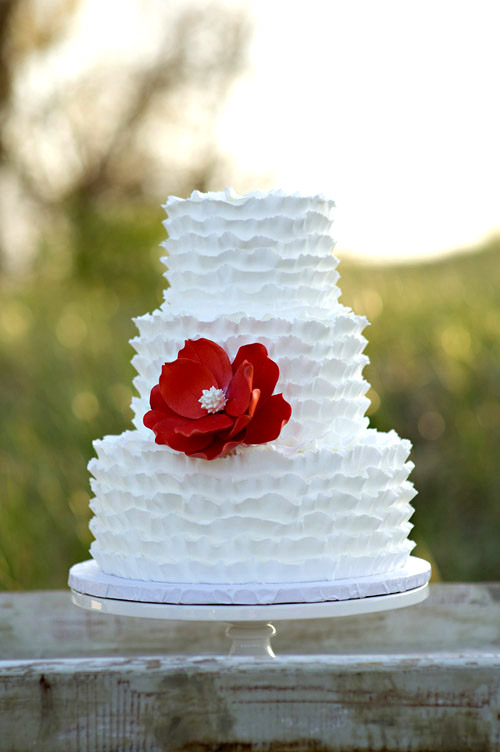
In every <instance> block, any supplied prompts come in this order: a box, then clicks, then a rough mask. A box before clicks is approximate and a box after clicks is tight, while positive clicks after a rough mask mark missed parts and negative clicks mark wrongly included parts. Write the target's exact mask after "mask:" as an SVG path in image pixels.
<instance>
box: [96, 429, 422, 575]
mask: <svg viewBox="0 0 500 752" xmlns="http://www.w3.org/2000/svg"><path fill="white" fill-rule="evenodd" d="M94 446H95V448H96V452H97V455H98V456H97V458H96V459H93V460H91V462H90V464H89V470H90V472H91V473H92V475H93V476H94V478H93V479H92V480H91V486H92V490H93V492H94V495H95V498H93V499H92V501H91V504H90V506H91V508H92V511H93V512H94V515H95V516H94V517H93V519H92V520H91V523H90V529H91V531H92V533H93V534H94V536H95V541H94V542H93V543H92V546H91V554H92V556H93V558H94V559H95V560H96V562H97V563H98V565H99V567H100V569H101V570H102V571H103V572H106V573H108V574H113V575H117V576H120V577H127V578H133V579H139V580H153V581H159V582H176V583H214V584H216V583H249V582H251V583H259V582H260V583H273V582H274V583H276V582H280V583H284V582H308V581H318V580H335V579H339V578H345V577H359V576H368V575H373V574H380V573H383V572H392V571H395V570H397V569H399V568H402V567H404V566H405V564H406V562H407V559H408V556H409V554H410V552H411V550H412V548H413V546H414V544H413V543H412V542H411V541H409V540H408V534H409V532H410V530H411V528H412V525H411V523H410V522H409V518H410V517H411V515H412V514H413V507H412V506H411V504H410V501H411V499H412V498H413V497H414V496H415V493H416V492H415V489H414V487H413V485H412V484H411V483H410V482H409V481H408V480H407V477H408V475H409V473H410V472H411V470H412V468H413V463H411V462H408V461H407V457H408V454H409V451H410V442H409V441H407V440H405V439H400V438H399V437H398V435H397V434H396V433H395V432H394V431H390V432H389V433H380V432H377V431H375V430H373V429H368V430H366V431H364V432H362V433H361V434H360V435H359V436H358V437H357V439H356V442H355V443H354V444H352V445H350V446H346V447H344V448H341V449H332V448H327V447H318V448H311V449H303V450H301V451H298V450H297V449H293V450H292V449H290V448H289V447H283V446H279V445H277V444H273V445H270V444H268V445H263V446H251V447H243V448H242V449H240V450H238V451H237V453H235V454H233V455H230V456H227V457H221V458H218V459H216V460H213V461H211V462H207V461H205V460H200V459H195V458H189V457H186V456H185V455H184V454H180V453H178V452H174V451H172V450H170V449H169V448H168V447H166V446H158V445H156V444H154V443H153V442H151V440H150V439H149V437H144V436H143V435H142V434H141V433H140V432H139V431H126V432H125V433H123V434H121V435H120V436H106V437H105V438H104V439H102V440H99V441H96V442H94Z"/></svg>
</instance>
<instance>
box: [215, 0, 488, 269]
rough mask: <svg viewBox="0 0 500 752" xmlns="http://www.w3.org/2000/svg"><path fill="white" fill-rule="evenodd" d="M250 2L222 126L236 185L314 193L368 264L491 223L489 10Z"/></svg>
mask: <svg viewBox="0 0 500 752" xmlns="http://www.w3.org/2000/svg"><path fill="white" fill-rule="evenodd" d="M248 5H249V6H250V7H251V8H252V9H253V12H254V15H255V18H256V36H255V40H254V44H253V48H252V66H253V70H252V72H251V73H250V74H249V75H248V76H247V77H246V79H245V80H243V81H241V82H240V83H239V84H238V85H237V86H236V87H235V89H234V93H233V96H232V98H231V101H230V103H229V107H228V108H227V110H226V112H225V113H224V116H223V118H222V121H221V127H220V140H221V144H222V145H223V146H224V148H225V149H226V151H227V152H228V154H230V155H231V157H232V158H233V159H234V161H235V163H236V164H237V165H238V173H237V174H239V175H240V179H236V180H235V188H236V189H240V190H242V189H244V190H247V189H249V188H258V187H263V182H265V183H266V186H276V187H282V188H286V189H292V190H301V191H314V192H315V191H322V192H324V193H325V194H327V195H329V196H331V197H333V198H334V199H335V201H336V204H337V238H338V248H339V249H342V250H350V251H354V252H355V253H357V254H362V255H366V256H368V257H370V258H380V257H385V256H388V257H415V256H417V257H424V256H428V255H430V254H434V253H437V252H438V253H439V252H445V251H448V250H452V249H455V248H457V247H464V246H468V245H471V244H475V243H476V242H478V241H480V240H481V239H483V238H484V237H485V236H488V235H489V234H491V233H492V232H494V231H495V230H496V231H498V230H499V229H500V146H499V134H500V97H499V76H500V44H499V42H498V29H499V28H500V3H498V2H496V0H494V1H492V2H487V1H486V0H469V1H467V2H463V0H418V2H417V1H416V0H415V1H411V2H410V1H408V0H377V2H374V1H373V0H328V1H321V0H307V2H304V1H300V2H294V1H293V0H288V1H285V0H272V1H271V0H268V1H267V2H266V1H265V0H254V2H249V3H248ZM245 175H254V176H255V177H254V178H253V179H251V178H250V179H248V178H245V177H244V176H245ZM262 175H265V176H268V177H267V178H266V180H265V181H263V180H262V177H261V176H262Z"/></svg>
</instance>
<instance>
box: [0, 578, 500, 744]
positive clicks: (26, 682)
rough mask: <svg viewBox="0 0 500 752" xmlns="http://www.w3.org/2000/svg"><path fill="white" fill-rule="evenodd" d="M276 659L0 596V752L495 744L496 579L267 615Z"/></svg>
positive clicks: (498, 730) (196, 631)
mask: <svg viewBox="0 0 500 752" xmlns="http://www.w3.org/2000/svg"><path fill="white" fill-rule="evenodd" d="M275 626H276V627H277V629H278V635H277V636H276V638H274V640H273V647H274V649H275V651H276V652H277V654H278V658H277V659H276V660H275V661H272V662H263V661H258V660H251V659H250V660H249V659H242V658H229V657H227V656H226V655H225V653H226V652H227V649H228V642H227V638H226V637H225V635H224V627H223V626H222V625H217V624H208V625H206V624H203V625H202V624H193V623H180V622H173V623H166V624H164V623H163V622H159V621H156V620H151V621H149V620H143V619H127V618H123V617H114V616H108V615H104V614H98V613H90V612H86V611H82V610H80V609H78V608H76V607H75V606H73V605H72V604H71V602H70V598H69V594H68V593H64V592H49V593H40V592H34V593H22V594H15V593H5V594H2V595H0V750H2V752H3V751H4V750H5V751H8V752H19V751H20V750H23V751H24V750H42V751H45V750H47V751H50V752H59V750H62V751H64V752H81V751H82V750H85V752H87V751H92V752H94V751H95V752H100V751H101V750H103V751H104V750H107V751H108V752H115V750H116V751H118V750H127V752H128V751H129V750H130V751H131V752H132V751H134V752H135V750H148V751H149V750H152V751H154V752H156V750H172V751H173V752H177V750H185V751H186V752H187V751H189V752H198V750H199V751H200V752H201V750H224V752H227V751H228V750H234V751H235V752H237V751H240V750H241V751H243V750H244V751H245V752H246V751H247V750H253V749H255V750H261V751H264V750H269V751H270V752H271V751H272V752H282V751H284V750H290V751H291V752H292V751H293V752H302V750H304V751H305V750H332V751H333V750H344V751H347V750H380V751H381V750H398V751H402V750H412V751H415V752H423V751H424V750H428V751H430V750H450V752H459V751H460V750H493V751H495V750H500V585H494V584H491V585H486V584H483V585H434V586H433V587H432V589H431V596H430V598H429V599H428V600H427V601H426V602H425V603H422V604H420V605H418V606H413V607H410V608H407V609H402V610H401V611H394V612H386V613H382V614H373V615H368V616H363V617H356V618H351V617H344V618H339V619H322V620H314V621H302V622H294V623H291V622H282V623H279V622H278V623H276V624H275Z"/></svg>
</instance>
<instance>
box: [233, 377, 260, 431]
mask: <svg viewBox="0 0 500 752" xmlns="http://www.w3.org/2000/svg"><path fill="white" fill-rule="evenodd" d="M259 397H260V391H259V390H258V389H254V390H253V391H252V396H251V398H250V404H249V406H248V410H247V412H246V413H245V414H244V415H240V417H239V418H236V421H235V424H234V426H233V428H232V430H231V431H230V432H229V433H228V434H227V436H226V437H225V438H226V439H232V438H233V436H237V435H238V434H239V433H241V431H243V429H245V428H246V427H247V426H248V424H249V423H250V421H251V420H252V418H253V415H254V413H255V410H256V408H257V405H258V403H259Z"/></svg>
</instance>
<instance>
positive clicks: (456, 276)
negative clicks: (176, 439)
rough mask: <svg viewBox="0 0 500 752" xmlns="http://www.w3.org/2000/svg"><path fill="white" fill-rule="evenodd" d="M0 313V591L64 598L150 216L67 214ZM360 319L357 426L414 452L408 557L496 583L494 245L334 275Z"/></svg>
mask: <svg viewBox="0 0 500 752" xmlns="http://www.w3.org/2000/svg"><path fill="white" fill-rule="evenodd" d="M70 216H71V222H70V223H69V227H70V231H68V232H67V233H66V235H65V237H64V239H61V238H59V239H58V241H57V242H55V241H54V242H53V243H52V244H47V245H46V247H44V248H43V249H42V250H41V253H40V257H39V259H38V261H37V263H36V264H35V267H34V270H33V272H32V273H31V274H30V276H29V278H26V279H24V280H23V283H22V285H21V284H20V283H19V282H16V283H14V282H12V281H9V280H7V279H3V281H2V282H1V286H2V307H1V310H0V346H1V350H0V359H1V360H0V363H1V372H2V378H1V381H0V409H1V415H2V431H1V435H0V465H1V468H2V470H1V476H2V485H3V488H2V490H1V499H2V502H1V506H0V588H4V589H5V588H6V589H28V588H56V587H64V585H65V582H66V575H67V569H68V567H69V566H70V565H71V564H72V563H74V562H76V561H80V560H82V559H84V558H87V557H88V546H89V544H90V540H91V536H90V533H89V531H88V527H87V525H88V521H89V518H90V512H89V508H88V502H89V486H88V473H87V470H86V465H87V462H88V460H89V459H90V457H91V456H92V446H91V441H92V439H94V438H98V437H100V436H103V435H105V434H108V433H120V432H121V431H122V430H124V429H125V428H127V427H129V425H130V417H131V412H130V409H129V403H130V398H131V396H132V389H131V382H132V378H133V376H134V371H133V368H132V366H131V365H130V358H131V356H132V348H131V347H130V346H129V345H128V340H129V339H130V338H131V337H132V336H134V335H135V327H134V325H133V323H132V321H131V317H132V316H136V315H140V314H142V313H144V312H146V311H150V310H152V309H154V308H156V307H157V306H158V305H159V303H160V300H161V290H162V287H163V284H162V282H163V280H162V278H161V276H160V274H161V271H163V267H162V266H161V265H160V263H159V260H158V259H159V256H160V255H161V254H160V249H159V248H158V243H159V242H160V241H161V240H162V239H163V230H162V227H161V225H160V220H161V218H162V216H161V213H160V212H152V213H149V212H145V211H140V212H139V211H136V212H133V213H127V214H125V213H124V212H123V211H122V212H116V211H115V212H108V213H104V212H102V213H100V212H97V211H85V212H82V211H81V210H79V211H75V210H73V213H72V214H70ZM340 271H341V275H342V277H341V286H342V288H343V291H344V294H343V297H342V302H344V303H345V304H346V305H349V306H352V307H353V308H354V310H355V311H356V312H358V313H365V314H366V315H367V316H368V318H369V319H370V320H371V322H372V325H371V327H370V328H368V329H367V330H366V334H367V336H368V339H369V345H368V348H367V353H368V355H369V356H370V359H371V364H370V365H369V366H368V367H367V368H366V370H365V377H366V378H367V379H368V381H370V383H371V384H372V390H371V392H370V394H369V396H371V398H372V408H371V410H370V419H371V421H372V424H373V425H374V426H375V427H377V428H379V429H381V430H388V429H390V428H395V429H396V430H397V431H398V433H399V434H400V435H401V436H404V437H407V438H409V439H411V441H412V442H413V444H414V451H413V454H412V459H413V461H414V462H415V465H416V467H415V471H414V473H413V475H412V479H413V480H414V482H415V485H416V486H417V488H418V490H419V496H417V498H416V499H415V507H416V510H417V511H416V513H415V515H414V518H413V522H414V523H415V526H416V529H415V535H414V536H413V537H414V539H415V540H417V542H418V544H419V545H418V549H417V551H416V552H417V553H418V552H420V553H421V554H422V555H429V556H431V557H432V559H433V560H434V562H435V563H436V565H437V569H438V570H439V573H440V576H441V577H442V579H444V580H462V581H472V580H493V579H498V576H499V573H500V567H499V564H500V556H499V553H498V539H499V534H500V504H499V502H498V499H499V497H500V471H499V460H498V453H499V449H498V447H499V446H500V357H499V347H500V308H499V305H498V301H499V296H500V241H498V242H496V243H492V244H490V245H489V246H488V247H485V248H483V249H480V250H478V251H476V252H474V253H468V254H460V255H455V256H453V257H451V258H449V259H447V260H445V261H438V262H434V263H428V264H425V265H415V266H385V267H367V266H364V267H362V266H358V265H354V264H352V263H351V264H348V263H342V264H341V267H340Z"/></svg>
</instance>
